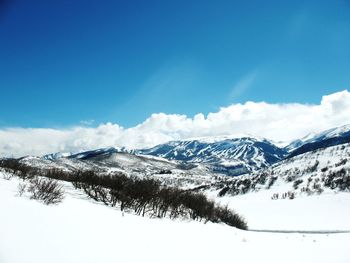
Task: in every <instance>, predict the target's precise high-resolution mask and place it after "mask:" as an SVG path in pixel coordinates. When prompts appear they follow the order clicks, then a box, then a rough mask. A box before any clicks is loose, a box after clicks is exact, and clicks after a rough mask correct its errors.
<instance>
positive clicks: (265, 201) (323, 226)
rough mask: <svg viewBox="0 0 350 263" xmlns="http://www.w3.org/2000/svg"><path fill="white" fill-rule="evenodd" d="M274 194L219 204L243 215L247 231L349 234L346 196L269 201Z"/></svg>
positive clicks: (349, 200)
mask: <svg viewBox="0 0 350 263" xmlns="http://www.w3.org/2000/svg"><path fill="white" fill-rule="evenodd" d="M274 192H275V190H273V191H270V190H266V191H259V192H255V193H248V194H245V195H238V196H235V197H223V198H220V199H219V200H220V202H221V203H222V204H229V206H230V207H232V208H233V209H235V210H237V211H238V212H239V213H241V214H242V215H244V216H245V218H246V219H247V221H248V223H249V227H250V229H268V230H292V231H293V230H304V231H329V230H345V231H349V230H350V209H349V207H350V193H345V192H343V193H333V192H330V193H323V194H322V195H312V196H306V195H305V196H298V197H297V198H295V199H293V200H290V199H278V200H271V196H272V194H273V193H274ZM281 192H283V190H282V189H281Z"/></svg>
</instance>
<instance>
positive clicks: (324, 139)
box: [286, 125, 350, 157]
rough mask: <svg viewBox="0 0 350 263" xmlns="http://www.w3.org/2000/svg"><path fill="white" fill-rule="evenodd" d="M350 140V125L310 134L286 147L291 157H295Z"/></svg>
mask: <svg viewBox="0 0 350 263" xmlns="http://www.w3.org/2000/svg"><path fill="white" fill-rule="evenodd" d="M349 142H350V125H344V126H341V127H337V128H333V129H329V130H326V131H324V132H321V133H318V134H315V135H308V136H307V137H306V138H304V139H301V140H297V141H295V142H293V143H291V144H290V145H289V146H287V147H286V150H289V151H290V155H289V157H294V156H297V155H300V154H303V153H306V152H310V151H314V150H317V149H320V148H326V147H330V146H335V145H339V144H344V143H349Z"/></svg>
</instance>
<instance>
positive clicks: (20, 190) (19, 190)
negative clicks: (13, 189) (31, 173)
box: [17, 183, 27, 196]
mask: <svg viewBox="0 0 350 263" xmlns="http://www.w3.org/2000/svg"><path fill="white" fill-rule="evenodd" d="M26 190H27V185H26V184H25V183H19V184H18V186H17V193H18V195H19V196H22V195H23V194H24V193H25V192H26Z"/></svg>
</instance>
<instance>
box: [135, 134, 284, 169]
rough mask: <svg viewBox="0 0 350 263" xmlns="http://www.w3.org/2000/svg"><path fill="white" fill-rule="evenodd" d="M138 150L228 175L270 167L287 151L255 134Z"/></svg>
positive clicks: (175, 143)
mask: <svg viewBox="0 0 350 263" xmlns="http://www.w3.org/2000/svg"><path fill="white" fill-rule="evenodd" d="M136 152H137V153H140V154H145V155H153V156H159V157H163V158H166V159H169V160H179V161H184V162H189V163H206V164H210V165H211V166H212V167H213V171H216V172H223V173H225V174H228V175H240V174H244V173H249V172H252V171H255V170H258V169H261V168H264V167H268V166H270V165H271V164H273V163H276V162H278V161H280V160H282V159H283V158H284V156H285V155H286V153H287V152H286V151H285V150H284V149H282V148H279V147H277V146H276V145H274V144H273V143H272V142H270V141H268V140H266V139H260V138H254V137H241V138H223V139H221V140H220V139H219V138H216V139H215V140H213V139H212V138H202V139H193V140H183V141H171V142H168V143H165V144H161V145H158V146H155V147H153V148H150V149H143V150H138V151H136Z"/></svg>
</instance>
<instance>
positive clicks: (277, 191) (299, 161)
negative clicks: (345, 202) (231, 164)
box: [203, 143, 350, 199]
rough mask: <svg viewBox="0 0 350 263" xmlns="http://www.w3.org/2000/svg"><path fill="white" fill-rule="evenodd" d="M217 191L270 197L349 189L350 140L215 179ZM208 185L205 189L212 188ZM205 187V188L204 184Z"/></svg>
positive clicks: (220, 193)
mask: <svg viewBox="0 0 350 263" xmlns="http://www.w3.org/2000/svg"><path fill="white" fill-rule="evenodd" d="M217 186H218V187H217V188H216V190H217V191H218V193H219V195H222V196H223V195H226V194H228V195H240V194H246V193H249V192H259V191H267V192H269V193H270V196H271V198H275V199H281V198H283V199H285V198H287V199H294V198H297V197H298V196H300V195H314V194H321V193H323V192H337V191H345V192H349V191H350V143H347V144H342V145H336V146H331V147H327V148H320V149H317V150H314V151H310V152H307V153H303V154H300V155H297V156H294V157H291V158H288V159H285V160H283V161H280V162H278V163H276V164H274V165H272V166H270V167H268V168H266V169H263V170H260V171H257V172H255V173H253V174H251V175H249V176H248V175H244V176H240V177H235V178H232V179H230V180H229V181H227V180H226V181H225V182H218V183H217ZM213 188H214V189H215V187H214V186H213V185H210V186H208V187H207V189H211V190H213ZM203 189H205V188H203Z"/></svg>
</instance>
